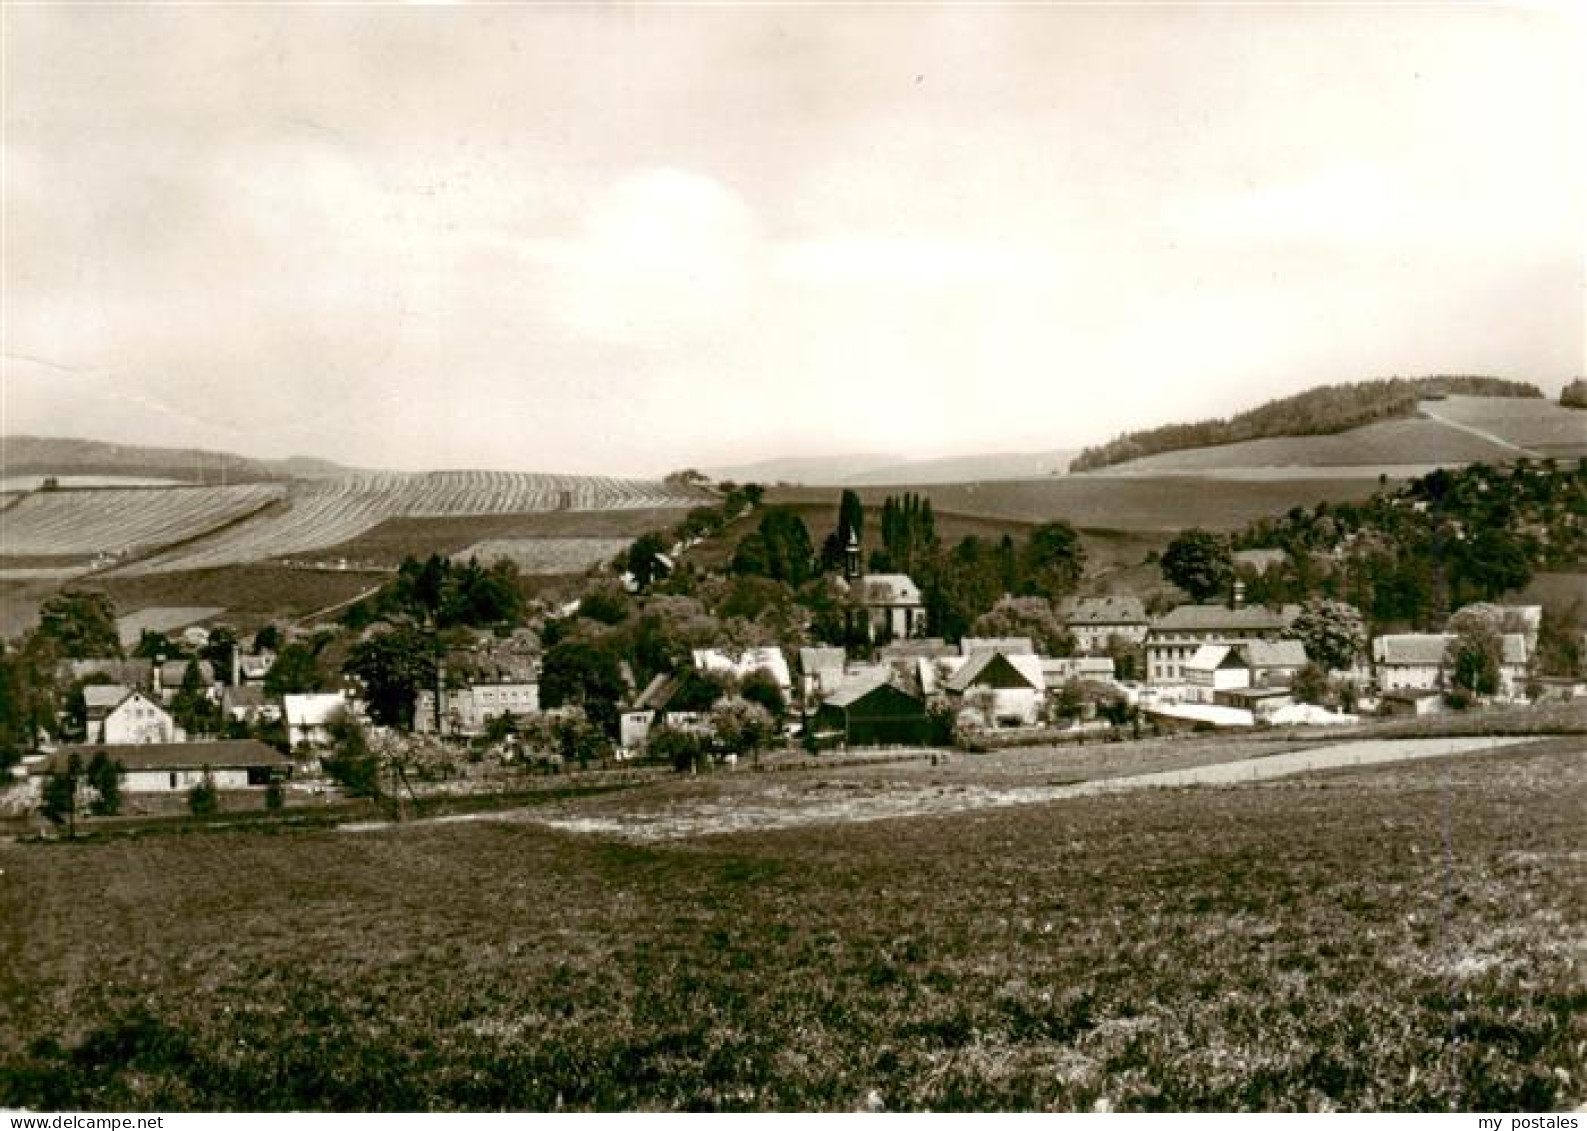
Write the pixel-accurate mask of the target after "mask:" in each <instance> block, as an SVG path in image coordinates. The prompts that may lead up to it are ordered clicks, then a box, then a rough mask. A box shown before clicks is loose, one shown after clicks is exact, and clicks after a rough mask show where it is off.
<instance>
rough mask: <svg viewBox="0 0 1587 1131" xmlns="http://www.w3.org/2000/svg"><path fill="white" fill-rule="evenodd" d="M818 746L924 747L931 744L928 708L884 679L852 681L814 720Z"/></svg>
mask: <svg viewBox="0 0 1587 1131" xmlns="http://www.w3.org/2000/svg"><path fill="white" fill-rule="evenodd" d="M811 732H812V734H814V736H815V738H816V741H817V742H818V743H820V742H825V743H827V744H841V745H844V746H921V745H924V744H926V743H928V742H929V741H930V740H931V720H930V719H929V718H928V717H927V715H926V704H925V701H924V700H922V699H919V698H917V697H916V696H914V695H911V694H910V693H909V692H907V691H905V690H903V689H902V688H899V687H895V686H894V685H893V684H891V683H889V682H887V680H886V677H885V676H881V677H878V676H876V675H871V676H868V677H866V678H862V679H857V680H853V681H851V682H850V683H847V684H845V685H844V686H842V687H840V688H838V690H837V691H835V692H833V693H832V694H831V695H830V696H828V697H827V700H826V702H824V703H822V704H821V706H820V708H819V709H818V710H817V711H816V713H815V716H814V718H813V719H812V720H811Z"/></svg>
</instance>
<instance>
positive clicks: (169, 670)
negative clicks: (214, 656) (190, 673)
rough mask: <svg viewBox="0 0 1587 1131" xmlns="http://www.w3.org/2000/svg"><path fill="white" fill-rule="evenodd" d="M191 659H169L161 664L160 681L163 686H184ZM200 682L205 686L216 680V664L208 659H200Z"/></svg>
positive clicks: (173, 687) (172, 687) (171, 687)
mask: <svg viewBox="0 0 1587 1131" xmlns="http://www.w3.org/2000/svg"><path fill="white" fill-rule="evenodd" d="M189 663H192V661H191V660H167V661H165V663H163V664H161V665H160V683H161V685H162V686H164V687H166V688H170V689H173V690H174V689H175V688H178V687H181V686H182V680H183V679H185V678H186V677H187V665H188V664H189ZM198 682H199V683H200V684H201V685H202V686H205V687H208V686H209V685H210V684H212V683H214V682H215V665H214V664H212V663H210V662H209V661H208V660H199V661H198Z"/></svg>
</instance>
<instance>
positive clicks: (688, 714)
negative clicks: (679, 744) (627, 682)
mask: <svg viewBox="0 0 1587 1131" xmlns="http://www.w3.org/2000/svg"><path fill="white" fill-rule="evenodd" d="M688 680H689V676H688V673H683V674H680V675H671V674H667V673H665V672H664V673H662V674H660V675H658V676H656V677H655V678H654V679H652V680H651V681H650V682H649V683H648V684H646V685H645V689H644V690H643V691H641V692H640V693H639V695H638V696H637V697H635V699H634V701H633V702H632V703H631V704H629V706H628V707H627V708H625V709H624V710H623V711H622V712H621V713H619V715H618V719H617V723H618V742H619V744H620V745H621V746H622V747H623V749H625V750H638V749H640V748H641V747H643V746H644V745H645V744H646V743H647V742H648V741H649V740H650V732H651V731H652V730H653V729H654V728H656V727H658V726H670V727H679V728H682V729H689V728H697V727H703V726H704V725H705V713H704V712H703V711H695V710H680V709H678V708H677V702H678V700H679V699H680V697H681V695H682V693H683V691H684V690H685V687H686V685H687V683H688Z"/></svg>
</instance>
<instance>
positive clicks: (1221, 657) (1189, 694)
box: [1184, 644, 1251, 703]
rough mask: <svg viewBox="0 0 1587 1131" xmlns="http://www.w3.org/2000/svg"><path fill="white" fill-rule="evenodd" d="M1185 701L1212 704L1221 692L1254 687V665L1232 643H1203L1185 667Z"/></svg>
mask: <svg viewBox="0 0 1587 1131" xmlns="http://www.w3.org/2000/svg"><path fill="white" fill-rule="evenodd" d="M1184 672H1185V676H1184V679H1185V698H1186V700H1187V701H1189V702H1191V703H1211V702H1212V701H1213V698H1214V696H1216V695H1217V693H1218V692H1220V691H1228V690H1232V689H1234V688H1240V687H1250V686H1251V665H1250V664H1249V663H1248V662H1247V661H1246V659H1245V656H1244V655H1242V654H1241V652H1240V649H1238V648H1236V647H1235V646H1234V645H1232V644H1203V645H1202V646H1201V647H1200V648H1198V649H1196V654H1195V655H1194V656H1192V657H1191V658H1190V660H1189V662H1187V663H1186V664H1185V667H1184Z"/></svg>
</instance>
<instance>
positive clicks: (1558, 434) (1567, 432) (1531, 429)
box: [1423, 396, 1587, 458]
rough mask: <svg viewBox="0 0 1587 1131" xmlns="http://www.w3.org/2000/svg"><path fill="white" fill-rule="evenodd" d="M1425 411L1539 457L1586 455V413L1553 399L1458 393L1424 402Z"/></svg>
mask: <svg viewBox="0 0 1587 1131" xmlns="http://www.w3.org/2000/svg"><path fill="white" fill-rule="evenodd" d="M1423 411H1425V412H1427V413H1429V414H1430V415H1435V416H1437V417H1439V418H1441V419H1443V420H1448V421H1452V422H1454V423H1456V424H1462V425H1465V426H1466V427H1469V428H1474V429H1477V430H1479V431H1482V432H1488V433H1491V434H1492V435H1494V436H1497V437H1498V438H1500V439H1501V440H1503V441H1505V442H1506V443H1510V444H1514V445H1516V446H1518V447H1522V448H1527V449H1530V450H1531V451H1533V452H1535V453H1536V454H1538V455H1540V456H1555V457H1560V458H1574V457H1581V456H1587V412H1583V411H1581V410H1580V409H1570V408H1565V407H1564V406H1562V405H1559V404H1555V403H1554V402H1552V401H1535V400H1518V399H1512V398H1504V397H1459V396H1456V397H1445V398H1444V399H1442V400H1440V401H1435V402H1432V403H1431V404H1428V405H1424V406H1423Z"/></svg>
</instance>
